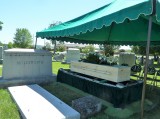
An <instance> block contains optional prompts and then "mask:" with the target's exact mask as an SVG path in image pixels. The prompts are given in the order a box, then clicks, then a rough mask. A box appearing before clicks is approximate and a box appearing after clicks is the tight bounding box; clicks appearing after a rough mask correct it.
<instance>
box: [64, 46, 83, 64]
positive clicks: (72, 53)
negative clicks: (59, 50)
mask: <svg viewBox="0 0 160 119" xmlns="http://www.w3.org/2000/svg"><path fill="white" fill-rule="evenodd" d="M78 60H80V51H79V49H76V48H69V49H68V51H67V55H66V62H71V61H78Z"/></svg>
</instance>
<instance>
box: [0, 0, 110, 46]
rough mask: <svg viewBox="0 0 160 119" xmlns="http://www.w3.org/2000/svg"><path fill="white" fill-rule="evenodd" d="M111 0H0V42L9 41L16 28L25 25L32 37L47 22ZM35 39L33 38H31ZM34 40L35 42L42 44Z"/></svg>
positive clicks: (94, 7) (49, 22)
mask: <svg viewBox="0 0 160 119" xmlns="http://www.w3.org/2000/svg"><path fill="white" fill-rule="evenodd" d="M110 1H112V0H2V1H1V2H0V21H2V22H3V23H4V24H3V29H2V31H0V41H1V42H3V43H8V42H13V38H14V34H15V32H16V28H27V29H28V30H29V31H30V33H31V34H32V36H34V37H35V35H36V32H37V31H41V30H43V29H44V28H47V27H48V26H49V24H51V23H53V22H56V21H61V22H65V21H68V20H71V19H73V18H76V17H78V16H80V15H83V14H85V13H87V12H90V11H92V10H94V9H97V8H99V7H101V6H103V5H105V4H107V3H109V2H110ZM34 40H35V38H34ZM43 43H44V41H43V40H41V39H40V40H39V39H38V44H43Z"/></svg>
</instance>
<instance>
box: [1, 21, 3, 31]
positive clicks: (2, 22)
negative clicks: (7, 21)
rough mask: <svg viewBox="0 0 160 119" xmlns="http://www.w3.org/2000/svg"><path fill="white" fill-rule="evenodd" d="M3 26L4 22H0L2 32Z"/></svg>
mask: <svg viewBox="0 0 160 119" xmlns="http://www.w3.org/2000/svg"><path fill="white" fill-rule="evenodd" d="M2 24H3V22H1V21H0V30H2Z"/></svg>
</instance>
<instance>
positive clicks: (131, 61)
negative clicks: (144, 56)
mask: <svg viewBox="0 0 160 119" xmlns="http://www.w3.org/2000/svg"><path fill="white" fill-rule="evenodd" d="M135 61H136V57H135V54H134V53H126V52H122V53H120V54H119V65H122V64H128V66H130V67H132V66H133V65H135Z"/></svg>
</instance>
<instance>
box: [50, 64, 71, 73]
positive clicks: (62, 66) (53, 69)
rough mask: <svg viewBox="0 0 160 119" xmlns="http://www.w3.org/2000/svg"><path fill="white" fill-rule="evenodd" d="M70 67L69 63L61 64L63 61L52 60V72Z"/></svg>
mask: <svg viewBox="0 0 160 119" xmlns="http://www.w3.org/2000/svg"><path fill="white" fill-rule="evenodd" d="M60 68H63V69H69V64H61V62H52V72H53V73H54V74H57V73H58V69H60Z"/></svg>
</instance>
